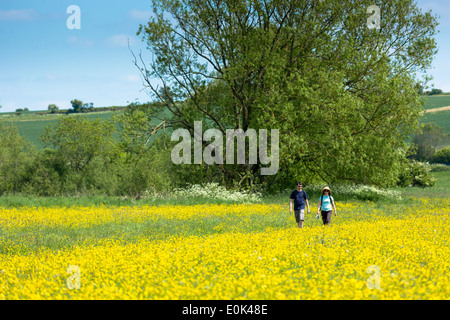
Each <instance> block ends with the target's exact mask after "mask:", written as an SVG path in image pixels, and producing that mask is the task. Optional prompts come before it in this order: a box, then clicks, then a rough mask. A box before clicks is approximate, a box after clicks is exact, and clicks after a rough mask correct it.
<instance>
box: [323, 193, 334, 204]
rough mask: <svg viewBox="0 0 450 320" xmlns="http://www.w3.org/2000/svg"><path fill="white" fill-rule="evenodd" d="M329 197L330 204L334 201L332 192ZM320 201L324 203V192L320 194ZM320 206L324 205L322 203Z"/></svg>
mask: <svg viewBox="0 0 450 320" xmlns="http://www.w3.org/2000/svg"><path fill="white" fill-rule="evenodd" d="M329 197H330V204H331V205H332V204H333V202H334V199H333V198H332V197H331V194H330V195H329ZM320 202H321V203H322V204H323V194H322V195H321V196H320ZM320 206H322V205H320Z"/></svg>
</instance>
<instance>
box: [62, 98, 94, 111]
mask: <svg viewBox="0 0 450 320" xmlns="http://www.w3.org/2000/svg"><path fill="white" fill-rule="evenodd" d="M70 103H71V104H72V109H70V110H69V111H68V112H69V113H81V112H88V111H92V110H93V109H94V104H93V103H92V102H90V103H83V101H81V100H78V99H74V100H72V101H70Z"/></svg>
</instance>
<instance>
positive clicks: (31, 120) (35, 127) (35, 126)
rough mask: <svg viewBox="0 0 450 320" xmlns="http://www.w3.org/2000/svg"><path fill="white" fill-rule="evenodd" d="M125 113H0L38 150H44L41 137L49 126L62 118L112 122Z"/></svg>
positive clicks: (1, 118) (3, 118) (0, 117)
mask: <svg viewBox="0 0 450 320" xmlns="http://www.w3.org/2000/svg"><path fill="white" fill-rule="evenodd" d="M121 112H123V111H105V112H95V113H87V114H69V115H65V114H44V115H39V114H36V112H29V113H25V114H22V115H20V116H17V115H16V114H15V113H0V121H1V120H3V121H5V122H10V123H14V124H15V125H16V126H17V129H18V130H19V133H20V134H21V135H22V137H24V138H25V139H27V140H28V141H30V142H31V143H33V144H34V145H35V146H36V147H37V148H38V149H40V148H43V147H44V145H43V144H42V142H41V139H40V136H41V134H42V133H43V132H44V130H45V128H46V127H47V126H49V125H50V126H52V127H53V126H54V125H55V124H56V123H57V122H58V120H59V119H61V118H62V117H77V116H79V115H85V116H87V117H88V118H89V119H96V118H100V119H102V120H111V119H112V118H113V115H117V114H120V113H121Z"/></svg>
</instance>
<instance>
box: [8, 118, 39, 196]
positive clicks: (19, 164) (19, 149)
mask: <svg viewBox="0 0 450 320" xmlns="http://www.w3.org/2000/svg"><path fill="white" fill-rule="evenodd" d="M0 151H1V152H0V195H1V194H5V193H11V192H14V191H16V190H17V189H18V188H19V186H20V184H21V181H22V179H23V178H24V176H25V173H26V168H27V166H28V165H29V163H30V161H32V159H33V156H34V153H35V149H34V148H33V146H32V145H31V144H29V143H28V142H27V141H25V140H24V139H23V138H22V137H21V136H20V135H19V132H18V130H17V128H16V127H15V126H14V125H12V124H8V123H3V122H0Z"/></svg>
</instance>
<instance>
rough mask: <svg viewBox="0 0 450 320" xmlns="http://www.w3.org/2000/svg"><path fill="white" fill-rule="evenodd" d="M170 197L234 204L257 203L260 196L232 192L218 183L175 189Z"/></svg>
mask: <svg viewBox="0 0 450 320" xmlns="http://www.w3.org/2000/svg"><path fill="white" fill-rule="evenodd" d="M172 196H174V197H175V198H207V199H216V200H224V201H235V202H259V201H261V197H262V194H261V193H257V192H248V191H232V190H227V189H226V188H225V187H223V186H220V185H219V184H218V183H206V184H202V185H198V184H194V185H190V186H188V187H187V188H176V189H174V190H173V193H172Z"/></svg>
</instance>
